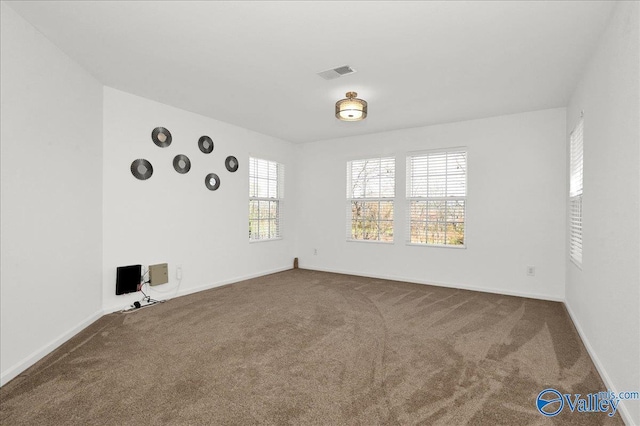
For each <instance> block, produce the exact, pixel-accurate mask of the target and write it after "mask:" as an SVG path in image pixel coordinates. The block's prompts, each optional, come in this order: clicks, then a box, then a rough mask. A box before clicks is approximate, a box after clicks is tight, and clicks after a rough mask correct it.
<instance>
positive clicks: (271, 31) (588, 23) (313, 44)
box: [9, 1, 613, 142]
mask: <svg viewBox="0 0 640 426" xmlns="http://www.w3.org/2000/svg"><path fill="white" fill-rule="evenodd" d="M9 4H10V5H11V7H12V8H13V9H14V10H16V11H17V12H18V13H19V14H20V15H22V16H23V17H24V18H25V19H27V20H28V21H29V22H31V23H32V24H33V25H34V26H35V27H36V28H38V29H39V30H40V31H41V32H42V33H43V34H44V35H45V36H46V37H48V38H49V39H50V40H51V41H52V42H53V43H54V44H56V45H57V46H58V47H59V48H60V49H62V50H63V51H64V52H66V53H67V54H68V55H69V56H71V57H72V58H73V59H74V60H75V61H77V62H78V63H79V64H80V65H82V66H83V67H84V68H86V69H87V70H88V71H89V72H90V73H91V74H92V75H94V76H95V77H96V78H97V79H98V80H99V81H101V82H102V83H103V84H105V85H107V86H111V87H114V88H117V89H121V90H124V91H126V92H130V93H133V94H137V95H140V96H143V97H146V98H149V99H154V100H156V101H159V102H163V103H166V104H169V105H173V106H176V107H179V108H183V109H186V110H189V111H193V112H197V113H200V114H202V115H205V116H209V117H213V118H216V119H218V120H222V121H226V122H229V123H233V124H236V125H238V126H242V127H245V128H248V129H251V130H255V131H257V132H261V133H264V134H268V135H272V136H275V137H278V138H282V139H285V140H288V141H292V142H308V141H315V140H322V139H330V138H337V137H343V136H352V135H358V134H366V133H373V132H380V131H385V130H392V129H399V128H407V127H416V126H424V125H430V124H435V123H443V122H453V121H460V120H466V119H473V118H482V117H488V116H494V115H501V114H510V113H517V112H523V111H531V110H537V109H544V108H553V107H561V106H565V105H566V104H567V101H568V97H569V95H570V94H571V91H572V90H573V88H574V86H575V84H576V82H577V79H578V78H579V76H580V73H581V70H582V69H583V67H584V65H585V63H586V61H587V59H588V57H589V54H590V53H591V52H592V51H593V49H594V47H595V44H596V43H597V40H598V38H599V36H600V34H601V33H602V31H603V29H604V26H605V25H606V21H607V19H608V17H609V14H610V12H611V9H612V6H613V2H610V1H602V2H598V1H566V2H565V1H548V2H547V1H539V2H506V1H504V2H500V1H496V2H435V1H434V2H418V1H413V2H401V1H389V2H382V1H375V2H368V1H355V2H345V1H340V2H338V1H326V2H311V1H301V2H300V1H299V2H266V1H262V2H244V1H236V2H187V1H176V2H168V1H141V2H131V1H129V2H125V1H83V2H82V1H33V2H10V3H9ZM347 64H348V65H351V66H352V67H353V68H355V69H356V70H357V73H355V74H352V75H349V76H345V77H342V78H339V79H337V80H332V81H326V80H323V79H322V78H320V77H319V76H317V75H316V73H318V72H320V71H324V70H327V69H329V68H334V67H338V66H341V65H347ZM43 66H46V64H43ZM352 90H353V91H357V92H358V94H359V97H361V98H363V99H366V100H367V101H368V102H369V117H368V118H367V119H366V120H364V121H362V122H353V123H345V122H340V121H338V120H336V119H335V117H334V104H335V101H336V100H338V99H340V98H343V97H344V94H345V92H347V91H352Z"/></svg>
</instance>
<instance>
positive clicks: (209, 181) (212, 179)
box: [204, 173, 220, 191]
mask: <svg viewBox="0 0 640 426" xmlns="http://www.w3.org/2000/svg"><path fill="white" fill-rule="evenodd" d="M204 184H205V185H207V188H209V189H210V190H212V191H215V190H216V189H218V188H219V187H220V178H219V177H218V175H217V174H215V173H209V174H208V175H207V177H205V178H204Z"/></svg>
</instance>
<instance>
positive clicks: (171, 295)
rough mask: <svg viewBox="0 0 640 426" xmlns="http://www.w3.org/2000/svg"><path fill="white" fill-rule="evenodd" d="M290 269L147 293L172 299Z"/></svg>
mask: <svg viewBox="0 0 640 426" xmlns="http://www.w3.org/2000/svg"><path fill="white" fill-rule="evenodd" d="M289 269H291V266H282V267H279V268H274V269H269V270H266V271H261V272H256V273H254V274H248V275H243V276H240V277H234V278H230V279H228V280H222V281H217V282H215V283H211V284H205V285H201V286H197V287H192V288H186V289H182V290H178V291H177V292H172V291H167V292H166V293H159V292H158V293H154V291H153V288H152V289H151V290H150V292H149V293H147V294H149V295H150V296H151V297H153V298H159V299H162V300H169V299H173V298H176V297H180V296H186V295H188V294H193V293H198V292H200V291H204V290H210V289H212V288H216V287H221V286H223V285H227V284H233V283H237V282H240V281H245V280H250V279H252V278H258V277H263V276H265V275H270V274H275V273H277V272H282V271H287V270H289ZM123 308H124V307H123V306H122V305H113V306H109V307H105V308H104V310H103V314H104V315H107V314H111V313H113V312H118V311H121V310H122V309H123Z"/></svg>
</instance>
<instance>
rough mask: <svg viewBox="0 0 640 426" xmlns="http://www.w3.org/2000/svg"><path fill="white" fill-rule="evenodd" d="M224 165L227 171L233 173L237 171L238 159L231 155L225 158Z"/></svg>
mask: <svg viewBox="0 0 640 426" xmlns="http://www.w3.org/2000/svg"><path fill="white" fill-rule="evenodd" d="M224 165H225V167H226V168H227V170H229V171H230V172H231V173H233V172H235V171H236V170H238V159H237V158H236V157H234V156H233V155H230V156H228V157H227V159H226V160H224Z"/></svg>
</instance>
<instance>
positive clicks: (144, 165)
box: [131, 158, 153, 180]
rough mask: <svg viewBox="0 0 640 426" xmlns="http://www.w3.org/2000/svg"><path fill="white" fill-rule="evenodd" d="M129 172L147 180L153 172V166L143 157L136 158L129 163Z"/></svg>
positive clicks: (137, 177)
mask: <svg viewBox="0 0 640 426" xmlns="http://www.w3.org/2000/svg"><path fill="white" fill-rule="evenodd" d="M131 174H132V175H133V176H135V178H136V179H140V180H147V179H149V178H150V177H151V175H152V174H153V166H152V165H151V163H150V162H148V161H147V160H145V159H144V158H138V159H137V160H133V163H131Z"/></svg>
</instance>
